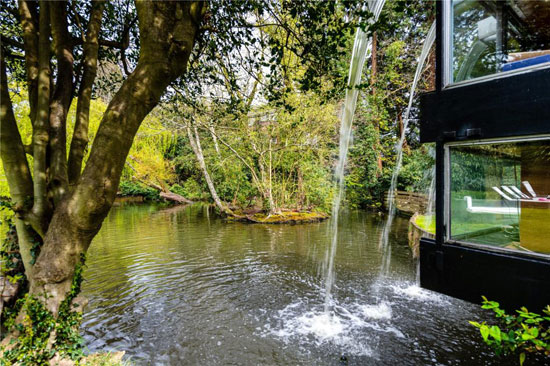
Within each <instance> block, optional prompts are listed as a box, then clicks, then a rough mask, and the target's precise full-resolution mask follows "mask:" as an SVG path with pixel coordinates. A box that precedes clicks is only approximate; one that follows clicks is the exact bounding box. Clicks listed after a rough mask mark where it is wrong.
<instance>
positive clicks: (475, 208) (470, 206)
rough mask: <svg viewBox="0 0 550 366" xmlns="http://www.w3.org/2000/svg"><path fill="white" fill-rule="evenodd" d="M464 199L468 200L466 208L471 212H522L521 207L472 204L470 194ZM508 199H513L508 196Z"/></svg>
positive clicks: (512, 213) (511, 213)
mask: <svg viewBox="0 0 550 366" xmlns="http://www.w3.org/2000/svg"><path fill="white" fill-rule="evenodd" d="M497 189H498V188H497ZM499 191H500V189H499ZM501 192H502V191H501ZM503 195H504V194H503ZM504 196H506V195H504ZM464 200H466V210H467V211H468V212H471V213H488V214H495V215H519V213H520V208H519V207H490V206H474V205H473V204H472V197H470V196H465V197H464ZM508 200H510V201H513V200H512V199H510V198H508Z"/></svg>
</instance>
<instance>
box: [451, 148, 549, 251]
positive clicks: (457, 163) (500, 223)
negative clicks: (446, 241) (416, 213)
mask: <svg viewBox="0 0 550 366" xmlns="http://www.w3.org/2000/svg"><path fill="white" fill-rule="evenodd" d="M449 154H450V234H451V237H450V238H451V239H452V240H457V241H463V242H469V243H475V244H484V245H490V246H495V247H500V248H506V249H513V250H519V251H525V252H536V253H543V254H550V240H548V236H549V235H550V140H549V139H545V140H536V141H525V142H514V143H485V144H472V145H459V146H451V147H450V148H449Z"/></svg>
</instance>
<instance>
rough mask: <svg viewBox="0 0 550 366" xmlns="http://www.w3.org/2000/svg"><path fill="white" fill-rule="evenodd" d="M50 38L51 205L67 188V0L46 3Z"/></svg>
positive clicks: (69, 51) (70, 86)
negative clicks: (53, 70) (53, 74)
mask: <svg viewBox="0 0 550 366" xmlns="http://www.w3.org/2000/svg"><path fill="white" fill-rule="evenodd" d="M50 20H51V27H52V29H51V30H52V38H53V42H54V46H55V54H56V58H57V80H56V85H55V90H54V93H53V100H52V103H51V105H50V153H49V155H50V166H49V169H50V170H49V184H50V193H51V195H52V196H53V197H52V198H53V202H54V206H57V205H58V204H59V202H60V201H61V199H62V198H63V196H64V195H65V193H67V189H68V177H67V123H66V122H67V113H68V111H69V107H70V106H71V100H72V96H73V63H74V57H73V50H72V42H71V37H69V33H68V30H67V2H66V1H63V2H62V3H58V4H55V6H50Z"/></svg>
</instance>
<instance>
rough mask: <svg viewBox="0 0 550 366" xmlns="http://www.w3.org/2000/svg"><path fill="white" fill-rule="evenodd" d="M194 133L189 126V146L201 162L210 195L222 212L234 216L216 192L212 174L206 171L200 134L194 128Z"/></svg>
mask: <svg viewBox="0 0 550 366" xmlns="http://www.w3.org/2000/svg"><path fill="white" fill-rule="evenodd" d="M194 132H195V133H194V136H193V133H192V132H191V127H189V126H187V136H188V137H189V144H190V145H191V148H192V149H193V152H194V153H195V156H196V157H197V161H198V162H199V166H200V168H201V170H202V174H203V175H204V179H205V180H206V184H207V185H208V190H209V191H210V195H211V196H212V199H213V200H214V203H215V204H216V207H218V209H219V210H220V211H221V212H223V213H225V214H227V215H233V212H231V210H230V209H229V208H227V207H226V206H225V205H224V204H223V203H222V201H221V200H220V197H219V196H218V192H216V187H215V186H214V182H212V179H211V178H210V174H209V173H208V169H206V163H205V161H204V155H203V153H202V147H201V142H200V137H199V132H198V131H197V128H196V127H194ZM211 132H212V131H211Z"/></svg>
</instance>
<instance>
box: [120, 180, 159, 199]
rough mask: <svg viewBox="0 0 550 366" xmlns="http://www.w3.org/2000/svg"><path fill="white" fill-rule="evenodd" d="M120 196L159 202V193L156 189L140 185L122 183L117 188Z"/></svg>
mask: <svg viewBox="0 0 550 366" xmlns="http://www.w3.org/2000/svg"><path fill="white" fill-rule="evenodd" d="M118 190H119V192H120V193H121V194H122V196H142V197H143V198H144V199H145V200H148V201H156V200H159V192H158V191H157V190H156V189H153V188H150V187H147V186H145V185H143V184H141V183H137V182H132V181H122V182H120V185H119V187H118Z"/></svg>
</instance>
